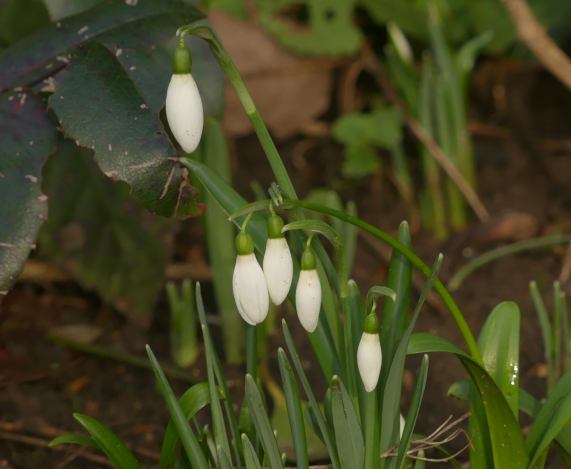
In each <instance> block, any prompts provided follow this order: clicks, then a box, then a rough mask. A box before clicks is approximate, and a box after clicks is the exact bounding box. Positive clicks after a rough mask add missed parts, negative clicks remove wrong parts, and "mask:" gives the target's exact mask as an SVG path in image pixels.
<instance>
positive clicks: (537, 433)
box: [525, 370, 571, 467]
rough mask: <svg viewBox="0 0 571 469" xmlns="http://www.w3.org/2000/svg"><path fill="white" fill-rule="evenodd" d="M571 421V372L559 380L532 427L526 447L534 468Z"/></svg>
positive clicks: (530, 463) (530, 464) (530, 465)
mask: <svg viewBox="0 0 571 469" xmlns="http://www.w3.org/2000/svg"><path fill="white" fill-rule="evenodd" d="M569 420H571V370H569V371H567V373H565V374H564V375H563V377H562V378H561V379H560V380H559V382H558V383H557V385H556V386H555V388H554V389H553V392H552V393H551V394H550V395H549V397H548V398H547V400H546V401H545V404H543V406H542V407H541V410H540V411H539V412H538V413H537V416H536V417H535V421H534V422H533V425H532V426H531V429H530V431H529V434H528V436H527V439H526V442H525V445H526V447H527V449H528V451H529V455H530V462H529V466H528V467H532V466H533V464H535V462H536V461H537V459H538V458H539V457H540V456H541V455H542V453H543V452H544V451H545V450H546V449H547V447H548V446H549V444H550V443H551V442H552V441H553V440H554V439H555V438H556V437H557V435H558V434H559V432H560V431H561V430H563V428H565V426H566V425H567V423H568V422H569Z"/></svg>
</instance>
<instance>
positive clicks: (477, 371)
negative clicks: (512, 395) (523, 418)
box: [408, 333, 529, 467]
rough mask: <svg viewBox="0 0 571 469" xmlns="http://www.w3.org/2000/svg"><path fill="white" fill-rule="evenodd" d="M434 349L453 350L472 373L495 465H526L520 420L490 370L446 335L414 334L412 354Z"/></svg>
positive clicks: (435, 350)
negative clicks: (441, 336) (516, 417)
mask: <svg viewBox="0 0 571 469" xmlns="http://www.w3.org/2000/svg"><path fill="white" fill-rule="evenodd" d="M431 352H445V353H453V354H454V355H456V357H457V358H458V359H459V360H460V362H461V363H462V365H464V368H466V371H467V372H468V373H469V374H470V377H471V378H472V380H473V382H474V384H475V385H476V388H477V389H478V397H479V402H481V404H482V405H483V408H484V412H485V415H486V419H487V423H488V428H489V439H490V444H491V448H492V455H491V458H492V460H493V463H494V467H527V465H528V461H529V460H528V453H527V450H526V448H525V444H524V440H523V436H522V434H521V430H520V428H519V424H518V423H517V421H516V420H515V417H514V415H513V412H512V410H511V408H510V406H509V405H508V403H507V401H506V400H505V398H504V396H503V394H502V392H501V391H500V389H499V388H498V386H497V385H496V383H495V381H494V379H493V378H492V377H491V376H490V374H489V373H488V372H487V371H486V370H485V369H484V368H483V367H482V365H480V364H479V363H478V362H476V361H475V360H474V359H473V358H472V357H470V356H469V355H467V354H465V353H464V352H462V351H461V350H460V349H459V348H458V347H456V346H455V345H453V344H451V343H450V342H448V341H447V340H446V339H442V338H440V337H436V336H433V335H431V334H425V333H421V334H414V335H413V336H412V337H411V340H410V343H409V346H408V353H409V354H412V353H431Z"/></svg>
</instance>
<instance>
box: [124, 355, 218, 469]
mask: <svg viewBox="0 0 571 469" xmlns="http://www.w3.org/2000/svg"><path fill="white" fill-rule="evenodd" d="M146 349H147V354H148V355H149V360H150V362H151V365H152V367H153V372H154V374H155V379H156V380H157V384H158V387H159V390H160V392H161V394H162V396H163V399H164V400H165V403H166V405H167V408H168V410H169V414H170V416H171V419H172V421H173V424H174V426H175V428H176V430H177V432H178V435H179V437H180V440H181V443H182V446H183V447H184V450H185V452H186V455H187V457H188V460H189V461H190V464H191V465H192V467H193V469H208V462H207V461H206V457H205V456H204V454H203V452H202V448H201V446H200V444H199V443H198V440H197V439H196V436H195V434H194V432H193V431H192V429H191V428H190V426H189V424H188V422H187V420H186V417H185V415H184V413H183V411H182V409H181V408H180V406H179V405H178V401H177V399H176V397H175V395H174V392H173V390H172V388H171V387H170V385H169V383H168V381H167V378H166V376H165V374H164V372H163V370H162V369H161V366H160V365H159V362H158V361H157V358H156V357H155V354H154V353H153V351H152V350H151V347H149V346H148V345H147V346H146ZM119 467H123V466H119Z"/></svg>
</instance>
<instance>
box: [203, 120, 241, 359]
mask: <svg viewBox="0 0 571 469" xmlns="http://www.w3.org/2000/svg"><path fill="white" fill-rule="evenodd" d="M205 126H206V128H205V132H204V143H203V157H204V163H205V164H206V165H207V166H208V167H209V168H210V169H211V170H213V171H215V172H216V173H217V174H218V175H219V176H220V177H221V178H223V179H224V180H226V181H230V178H231V172H230V163H229V155H228V147H227V144H226V140H225V138H224V133H223V131H222V126H221V124H220V122H219V121H218V120H216V119H213V118H207V119H206V121H205ZM206 206H207V210H206V212H205V214H204V227H205V229H206V240H207V245H208V258H209V259H210V264H211V265H212V280H213V283H214V295H215V297H216V304H217V305H218V310H219V312H220V317H221V318H222V325H223V326H222V334H223V336H224V352H225V356H226V360H227V361H228V362H229V363H234V364H236V363H242V361H243V349H244V325H243V322H242V319H241V318H240V316H239V315H238V314H236V307H235V306H234V299H233V296H232V293H231V288H232V287H231V286H232V273H233V269H234V260H235V258H236V252H235V249H234V233H233V229H232V224H231V223H228V221H227V217H226V215H225V213H224V211H223V210H222V208H221V207H220V206H219V205H218V203H217V202H216V200H215V199H214V197H213V196H212V195H211V194H210V193H208V192H207V195H206Z"/></svg>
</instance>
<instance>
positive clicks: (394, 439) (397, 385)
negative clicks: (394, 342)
mask: <svg viewBox="0 0 571 469" xmlns="http://www.w3.org/2000/svg"><path fill="white" fill-rule="evenodd" d="M442 259H443V256H442V254H439V255H438V257H437V258H436V261H435V262H434V265H433V267H432V273H431V274H430V277H429V278H428V280H427V281H426V283H425V285H424V287H423V288H422V291H421V293H420V297H419V299H418V301H417V303H416V307H415V309H414V313H413V315H412V318H411V320H410V322H409V324H408V327H407V328H406V330H405V331H404V333H403V334H402V336H401V339H400V342H399V344H398V347H397V349H396V352H395V354H394V357H393V361H392V363H390V370H389V373H388V376H387V382H386V386H385V389H384V391H383V397H382V401H381V402H382V404H381V416H382V420H381V442H380V449H381V454H383V453H384V452H386V451H387V450H389V449H390V448H392V447H393V446H394V445H395V444H397V443H398V441H399V438H400V396H401V391H402V378H403V374H404V366H405V360H406V354H407V348H408V344H409V340H410V337H411V335H412V331H413V329H414V326H415V325H416V321H417V319H418V316H419V315H420V311H421V310H422V307H423V306H424V302H425V301H426V298H427V296H428V294H429V293H430V291H431V290H432V287H433V285H434V282H435V281H436V280H437V278H438V272H439V271H440V267H441V265H442ZM395 462H396V460H394V459H392V460H390V462H389V464H391V466H393V467H394V463H395Z"/></svg>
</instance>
